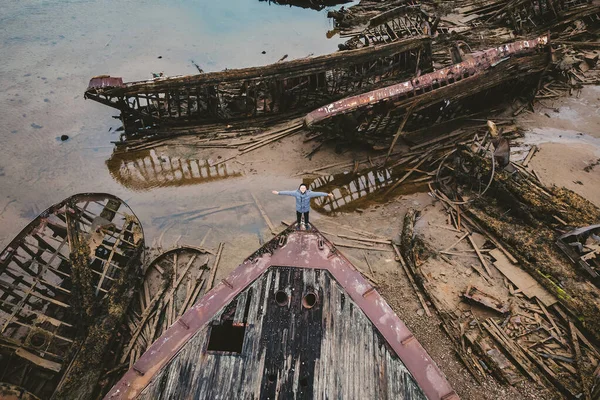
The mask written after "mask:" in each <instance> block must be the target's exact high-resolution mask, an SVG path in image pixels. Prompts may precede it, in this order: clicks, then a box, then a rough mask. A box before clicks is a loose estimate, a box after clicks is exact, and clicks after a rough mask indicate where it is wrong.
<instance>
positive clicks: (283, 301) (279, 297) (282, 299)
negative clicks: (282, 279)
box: [275, 290, 288, 306]
mask: <svg viewBox="0 0 600 400" xmlns="http://www.w3.org/2000/svg"><path fill="white" fill-rule="evenodd" d="M275 301H276V302H277V304H279V305H280V306H287V304H288V295H287V293H286V292H284V291H283V290H278V291H277V293H275Z"/></svg>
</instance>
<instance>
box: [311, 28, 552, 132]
mask: <svg viewBox="0 0 600 400" xmlns="http://www.w3.org/2000/svg"><path fill="white" fill-rule="evenodd" d="M547 44H548V36H547V35H545V36H540V37H538V38H536V39H532V40H520V41H517V42H513V43H508V44H504V45H501V46H498V47H494V48H491V49H487V50H484V51H478V52H475V53H472V54H469V55H467V56H464V57H463V58H464V60H463V61H461V62H459V63H457V64H453V65H451V66H448V67H445V68H442V69H439V70H437V71H434V72H430V73H427V74H424V75H421V76H418V77H415V78H413V79H411V80H408V81H405V82H402V83H398V84H394V85H391V86H386V87H383V88H379V89H375V90H373V91H370V92H367V93H363V94H359V95H355V96H351V97H346V98H344V99H341V100H338V101H335V102H333V103H330V104H328V105H325V106H322V107H319V108H318V109H316V110H314V111H312V112H310V113H309V114H307V115H306V117H305V118H304V122H305V125H306V126H308V127H311V128H312V129H315V130H319V131H323V132H326V133H332V134H334V135H344V136H351V137H353V138H354V139H356V140H362V141H367V142H370V143H379V144H380V143H381V142H382V140H385V139H386V138H388V139H389V138H391V137H393V136H394V135H397V133H399V132H400V131H402V130H403V131H404V132H410V131H411V130H413V129H417V128H422V127H423V126H433V125H435V124H438V123H441V122H444V121H448V120H453V119H455V118H456V117H457V116H464V115H469V114H471V115H472V114H475V113H477V112H481V111H483V110H485V109H489V108H490V107H493V106H494V105H497V104H501V103H502V102H503V101H504V100H505V97H506V96H514V95H515V92H523V91H525V90H528V89H531V88H534V87H535V85H536V83H537V80H536V79H531V77H532V76H535V75H536V74H540V73H541V72H542V71H544V69H545V68H546V67H547V65H548V64H549V62H550V55H549V53H548V52H547V51H544V49H546V48H547Z"/></svg>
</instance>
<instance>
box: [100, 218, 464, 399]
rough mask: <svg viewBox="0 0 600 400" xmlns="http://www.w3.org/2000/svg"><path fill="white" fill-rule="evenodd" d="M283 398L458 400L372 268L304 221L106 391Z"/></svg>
mask: <svg viewBox="0 0 600 400" xmlns="http://www.w3.org/2000/svg"><path fill="white" fill-rule="evenodd" d="M359 365H360V368H357V366H359ZM276 396H280V397H285V398H291V397H300V398H401V399H425V398H428V399H446V400H449V399H458V396H457V395H456V393H455V392H454V391H453V390H452V388H451V387H450V385H449V384H448V382H447V381H446V378H445V377H444V375H443V374H442V372H441V371H440V370H439V369H438V367H437V366H436V365H435V363H434V362H433V360H432V359H431V357H429V355H427V353H426V352H425V350H424V349H423V348H422V347H421V345H420V344H419V342H418V341H417V339H416V338H415V337H414V336H413V334H412V333H411V332H410V331H409V330H408V329H407V328H406V326H405V325H404V324H403V323H402V321H400V319H398V317H397V316H396V315H395V314H394V312H393V311H392V309H391V308H390V307H389V306H388V304H387V303H386V302H385V301H384V300H383V298H382V297H381V296H380V295H379V293H378V292H377V290H376V289H375V288H374V287H373V286H372V285H371V284H370V283H369V282H368V281H367V280H366V279H365V278H363V276H362V275H361V273H360V272H358V271H357V270H356V269H355V268H354V266H353V265H352V264H351V263H350V262H349V261H348V260H347V259H346V258H345V257H344V256H343V255H342V254H341V253H340V252H339V251H338V250H337V249H336V247H334V245H333V244H332V243H331V242H329V241H328V240H327V239H326V238H325V237H324V236H322V235H321V233H320V232H319V231H318V230H316V229H311V230H305V231H304V230H303V231H300V230H296V227H295V226H292V227H290V228H288V229H286V230H285V231H283V232H281V233H280V234H278V235H277V236H275V237H274V238H273V239H272V240H271V241H269V242H268V243H266V244H265V245H264V246H263V247H261V248H260V249H259V250H257V251H256V252H255V253H254V254H252V255H251V256H250V257H248V258H247V259H246V260H245V261H244V262H243V263H242V264H241V265H240V266H239V267H238V268H237V269H236V270H235V271H234V272H232V273H231V274H230V275H229V276H228V277H227V278H225V279H223V280H222V281H221V282H220V283H218V284H217V285H216V286H215V287H214V289H212V290H211V291H210V292H208V293H207V294H206V295H205V296H204V297H203V298H202V299H201V300H200V301H199V302H198V303H197V304H196V305H194V306H193V307H192V308H191V309H190V310H188V311H187V312H186V313H185V314H183V316H182V317H181V318H179V319H177V320H176V321H175V322H174V323H173V325H171V326H170V327H169V328H168V330H167V331H166V332H165V333H164V334H163V335H162V336H161V337H160V338H158V339H157V340H156V341H155V342H154V344H152V345H151V346H150V347H149V348H148V349H147V351H146V352H145V353H144V354H143V355H142V356H141V357H140V358H139V359H138V360H137V361H136V362H135V363H134V364H133V365H132V368H131V369H130V370H129V371H128V372H127V373H125V375H124V376H123V377H122V378H121V380H120V381H119V382H118V383H117V384H116V385H115V386H114V387H113V388H112V389H111V390H110V392H109V393H108V394H107V395H106V397H105V399H132V398H148V399H173V398H216V397H223V398H265V399H266V398H274V397H276Z"/></svg>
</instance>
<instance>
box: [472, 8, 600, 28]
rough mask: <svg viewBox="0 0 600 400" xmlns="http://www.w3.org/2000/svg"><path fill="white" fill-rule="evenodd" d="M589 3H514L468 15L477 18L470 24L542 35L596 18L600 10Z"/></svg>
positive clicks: (473, 10) (477, 10)
mask: <svg viewBox="0 0 600 400" xmlns="http://www.w3.org/2000/svg"><path fill="white" fill-rule="evenodd" d="M591 3H592V2H591V1H587V0H568V1H565V0H512V1H504V0H499V1H494V2H490V3H488V4H486V5H484V6H482V7H478V8H474V9H472V10H469V11H468V12H466V13H465V15H466V16H470V15H476V17H475V18H473V19H472V20H471V24H472V25H474V26H478V25H481V24H489V23H492V24H495V25H507V26H510V27H511V28H512V29H513V30H514V31H516V32H528V31H529V32H539V31H540V30H544V29H548V28H550V27H552V26H555V25H556V23H557V22H558V25H563V24H564V23H565V22H568V21H571V20H574V19H579V18H581V17H585V16H587V15H593V14H596V13H598V11H599V10H600V9H599V8H598V6H594V5H592V4H591Z"/></svg>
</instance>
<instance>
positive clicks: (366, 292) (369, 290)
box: [362, 286, 375, 297]
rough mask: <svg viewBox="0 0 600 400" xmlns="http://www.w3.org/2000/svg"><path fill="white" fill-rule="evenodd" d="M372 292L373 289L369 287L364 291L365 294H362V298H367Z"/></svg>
mask: <svg viewBox="0 0 600 400" xmlns="http://www.w3.org/2000/svg"><path fill="white" fill-rule="evenodd" d="M373 292H375V287H373V286H371V287H370V288H368V289H367V290H365V292H364V293H363V294H362V297H367V296H368V295H370V294H371V293H373Z"/></svg>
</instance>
